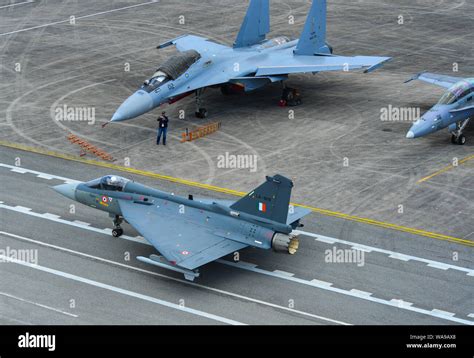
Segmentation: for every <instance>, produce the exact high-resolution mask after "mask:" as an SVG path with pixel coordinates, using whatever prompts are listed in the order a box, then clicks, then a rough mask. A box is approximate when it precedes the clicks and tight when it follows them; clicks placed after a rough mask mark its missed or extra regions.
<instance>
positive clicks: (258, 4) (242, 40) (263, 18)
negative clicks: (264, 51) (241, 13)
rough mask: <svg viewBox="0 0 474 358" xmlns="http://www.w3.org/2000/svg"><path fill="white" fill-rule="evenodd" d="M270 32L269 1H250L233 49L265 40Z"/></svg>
mask: <svg viewBox="0 0 474 358" xmlns="http://www.w3.org/2000/svg"><path fill="white" fill-rule="evenodd" d="M269 32H270V4H269V0H250V5H249V8H248V10H247V14H246V15H245V19H244V22H243V23H242V26H241V28H240V31H239V34H238V35H237V39H236V40H235V43H234V48H239V47H248V46H252V45H255V44H258V43H260V42H262V41H263V40H265V36H266V35H267V34H268V33H269Z"/></svg>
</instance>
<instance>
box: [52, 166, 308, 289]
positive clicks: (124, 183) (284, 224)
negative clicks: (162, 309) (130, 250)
mask: <svg viewBox="0 0 474 358" xmlns="http://www.w3.org/2000/svg"><path fill="white" fill-rule="evenodd" d="M292 187H293V182H292V181H291V180H289V179H287V178H285V177H283V176H281V175H275V176H274V177H266V181H265V183H263V184H262V185H260V186H259V187H258V188H256V189H255V190H252V191H251V192H250V193H249V194H247V195H246V196H245V197H243V198H241V199H240V200H238V201H236V202H229V201H222V200H209V199H199V200H197V199H196V200H195V199H194V198H193V197H192V196H191V195H190V196H189V197H188V198H184V197H179V196H176V195H173V194H170V193H166V192H164V191H160V190H156V189H153V188H150V187H147V186H145V185H142V184H139V183H136V182H133V181H131V180H128V179H125V178H122V177H119V176H116V175H107V176H104V177H102V178H99V179H95V180H92V181H90V182H86V183H79V184H75V183H74V184H72V183H68V184H62V185H58V186H55V187H53V189H54V190H55V191H57V192H58V193H60V194H62V195H64V196H65V197H67V198H69V199H71V200H75V201H77V202H79V203H82V204H84V205H87V206H90V207H93V208H96V209H99V210H102V211H105V212H108V213H109V215H110V216H111V217H112V218H113V222H114V228H113V230H112V235H113V236H114V237H119V236H121V235H122V234H123V229H122V228H121V224H122V222H123V220H125V221H126V222H128V223H129V224H130V225H131V226H133V227H134V228H135V229H136V230H137V231H138V232H139V233H140V234H141V235H142V236H143V237H144V238H145V239H146V240H147V241H148V242H149V243H150V244H152V245H153V246H154V247H155V248H156V249H157V250H158V251H159V253H160V254H161V256H159V255H151V256H150V257H149V258H148V257H141V256H140V257H137V259H138V260H140V261H142V262H146V263H148V264H152V265H155V266H158V267H161V268H166V269H169V270H173V271H177V272H180V273H182V274H184V277H185V278H186V279H187V280H191V281H192V280H194V279H195V278H196V277H198V276H199V272H198V270H197V268H199V267H200V266H202V265H205V264H207V263H209V262H212V261H214V260H217V259H218V258H220V257H223V256H225V255H228V254H230V253H233V252H236V251H239V250H242V249H244V248H246V247H249V246H252V247H258V248H261V249H270V248H273V249H274V250H275V251H277V252H286V253H289V254H294V253H295V252H296V251H297V249H298V246H299V242H298V238H297V235H295V234H294V233H293V230H294V229H296V228H297V227H299V226H302V224H300V219H301V218H303V217H304V216H306V215H307V214H308V213H309V212H310V210H309V209H304V208H299V207H293V206H290V196H291V189H292Z"/></svg>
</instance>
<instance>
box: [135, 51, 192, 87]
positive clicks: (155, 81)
mask: <svg viewBox="0 0 474 358" xmlns="http://www.w3.org/2000/svg"><path fill="white" fill-rule="evenodd" d="M200 58H201V55H200V54H199V52H197V51H195V50H188V51H183V52H180V53H178V54H177V55H175V56H173V57H171V58H170V59H169V60H168V61H166V62H165V63H164V64H163V65H161V67H160V68H158V70H156V72H155V74H154V75H153V77H152V78H150V79H149V80H146V81H145V83H144V84H143V86H142V89H144V90H145V91H147V92H151V91H154V90H155V89H157V88H158V87H160V86H161V85H163V84H164V83H166V82H168V81H170V80H171V81H174V80H176V79H177V78H178V77H180V76H181V75H183V74H184V73H185V72H186V71H187V70H188V69H189V67H191V66H192V65H193V64H194V63H195V62H197V61H198V60H199V59H200Z"/></svg>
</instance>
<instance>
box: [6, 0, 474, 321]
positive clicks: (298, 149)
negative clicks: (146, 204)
mask: <svg viewBox="0 0 474 358" xmlns="http://www.w3.org/2000/svg"><path fill="white" fill-rule="evenodd" d="M246 4H247V3H246V2H244V1H240V2H231V1H227V0H219V1H217V0H207V1H199V2H196V1H186V2H184V1H171V0H165V1H153V2H146V1H143V2H139V1H120V2H112V1H109V2H100V3H98V2H94V1H92V0H84V1H80V2H67V1H61V0H56V1H48V2H46V1H32V2H25V3H22V4H19V3H18V5H16V6H13V4H10V3H8V4H5V5H2V4H1V3H0V76H1V79H2V80H1V81H0V144H1V143H2V142H10V143H17V144H22V145H28V146H31V147H34V148H37V149H42V150H52V151H55V152H58V153H65V154H69V155H75V156H77V155H78V154H79V148H78V147H77V146H75V145H72V144H71V143H69V142H68V141H67V139H66V136H67V134H68V133H73V134H76V135H78V136H80V137H81V138H84V139H86V140H88V141H90V142H91V143H93V144H94V145H96V146H98V147H100V148H102V149H104V150H106V151H107V152H109V153H110V154H111V155H113V157H114V158H115V160H114V164H117V165H123V164H124V162H125V161H129V162H130V166H131V167H133V168H137V169H141V170H147V171H150V172H156V173H160V174H163V175H169V176H173V177H178V178H183V179H187V180H192V181H195V182H200V183H205V184H212V185H215V186H220V187H225V188H232V189H235V190H238V191H244V192H245V191H248V190H250V189H252V188H254V187H256V186H257V185H258V184H259V183H261V182H262V180H263V178H264V176H265V175H272V174H275V173H280V174H283V175H287V176H289V177H291V178H292V179H293V180H294V182H295V188H294V191H293V201H295V202H297V203H300V204H305V205H310V206H313V207H317V208H323V209H327V210H331V211H336V212H342V213H345V214H349V215H355V216H359V217H363V218H370V219H374V220H378V221H380V222H388V223H393V224H396V225H402V226H405V227H410V228H416V229H423V230H426V231H428V232H435V233H439V234H443V235H447V236H450V237H455V238H459V239H460V240H464V242H467V243H472V242H474V221H473V220H472V218H473V216H474V200H473V199H474V189H473V187H474V185H473V184H474V176H473V170H472V169H473V163H474V156H473V154H474V153H473V150H472V148H473V143H474V140H473V139H472V134H473V131H472V128H473V127H472V125H471V127H470V129H469V131H468V132H467V137H468V142H467V144H466V145H465V146H454V145H451V144H450V143H449V136H448V133H447V132H438V133H436V134H434V135H431V136H429V137H426V138H421V139H418V140H414V141H410V140H407V139H405V134H406V132H407V131H408V128H409V127H410V123H406V122H383V121H381V120H380V110H381V109H382V108H386V107H388V106H389V105H392V106H394V107H419V108H421V110H422V112H423V111H425V110H427V109H428V108H429V107H431V105H433V104H434V103H436V101H437V100H438V99H439V97H440V96H441V95H442V93H443V91H442V90H440V89H439V88H437V87H433V86H430V85H427V84H424V83H421V82H417V83H416V82H412V83H410V84H403V82H404V81H405V80H406V79H408V78H410V77H411V76H412V75H413V74H414V73H417V72H420V71H423V70H429V71H430V72H440V73H445V74H452V69H453V63H457V64H458V65H459V72H458V73H456V74H455V75H456V76H460V77H468V76H474V64H473V63H472V58H473V55H474V53H473V48H472V43H474V32H473V31H471V30H472V18H473V16H474V4H472V3H469V2H467V1H463V0H456V1H443V0H416V1H405V0H396V1H369V0H364V1H343V0H329V7H328V39H329V42H330V43H331V45H332V46H333V47H334V48H335V52H336V53H337V54H343V55H356V54H359V55H380V56H391V57H393V58H394V59H393V61H392V62H391V63H389V64H387V65H386V66H384V67H383V68H382V69H380V70H378V71H376V72H374V73H372V74H369V75H364V74H361V73H331V74H318V75H316V76H312V75H301V76H292V77H291V78H290V81H289V84H290V85H291V86H293V87H297V88H299V89H300V90H301V92H302V94H303V100H304V103H303V105H302V106H299V107H295V108H291V109H292V110H294V111H295V113H294V115H295V117H294V119H291V120H289V119H288V109H282V108H280V107H278V106H277V102H278V100H279V97H280V90H281V89H280V87H279V86H278V85H274V86H270V87H267V88H265V89H263V90H261V91H258V92H255V93H253V94H246V95H238V96H223V95H221V93H220V91H218V90H212V89H211V90H208V91H207V92H206V94H205V101H206V107H207V109H208V110H209V113H210V117H209V118H208V119H207V120H205V121H203V120H198V119H195V118H194V117H192V116H191V115H187V116H186V119H184V120H179V119H176V118H177V116H178V113H179V111H180V110H184V111H185V113H192V112H194V101H193V100H192V99H191V98H187V99H184V100H182V101H180V102H178V103H176V104H174V105H171V106H169V107H167V109H166V110H167V111H168V113H169V114H170V115H171V117H172V122H171V128H170V136H171V138H170V139H171V140H170V142H169V145H168V146H167V147H157V146H156V145H155V144H154V143H155V138H154V137H155V130H156V121H155V117H156V116H157V113H158V112H159V111H155V112H154V113H151V114H147V115H145V116H143V117H141V118H139V119H137V120H134V121H130V122H126V123H123V124H118V125H109V126H107V127H106V128H104V129H102V128H101V124H102V123H105V122H106V121H108V120H109V119H110V117H111V116H112V114H113V112H114V111H115V109H116V108H117V107H118V106H119V105H120V103H121V102H122V101H123V100H124V99H125V98H126V97H127V96H128V95H129V94H131V93H132V92H133V91H134V90H135V89H136V88H137V87H138V86H139V85H140V84H141V83H142V81H143V80H144V79H145V78H146V77H148V76H149V75H150V74H151V73H152V72H153V70H154V69H155V68H156V67H157V66H158V65H159V64H160V63H162V62H163V61H165V60H166V59H167V58H168V57H169V56H170V55H171V54H173V53H174V50H173V49H166V50H163V51H158V50H156V49H155V47H156V45H158V44H159V43H161V42H164V41H166V40H168V39H170V38H174V37H176V36H178V35H180V34H183V33H195V34H198V35H201V36H206V37H208V38H210V39H211V40H213V41H217V42H222V43H224V44H231V43H232V42H233V40H234V38H235V36H236V33H237V31H238V28H239V26H240V23H241V21H242V17H243V15H244V13H245V7H246ZM271 7H272V10H271V11H272V33H271V34H270V36H269V37H274V36H278V35H289V36H293V37H298V35H299V32H300V31H301V28H302V25H303V22H304V20H305V17H306V13H307V11H308V8H309V2H308V1H301V0H300V1H287V0H284V1H283V0H281V1H273V0H272V1H271ZM151 15H152V16H151ZM400 15H402V16H403V19H404V24H403V25H400V24H398V23H397V21H398V18H399V16H400ZM70 16H75V20H76V23H75V24H71V23H70ZM180 16H184V19H185V24H184V25H180V24H179V20H180ZM289 16H294V20H295V23H294V24H289V21H288V20H289ZM453 19H456V21H453ZM18 64H19V66H20V68H18ZM126 64H129V65H130V71H124V68H125V67H126ZM63 105H67V106H70V107H74V106H87V107H93V108H94V109H95V111H96V122H95V123H94V124H93V125H90V124H88V123H86V122H58V121H56V120H55V119H54V110H55V108H57V107H58V106H59V107H60V106H63ZM212 121H220V122H221V123H222V128H221V130H220V131H218V132H217V133H214V134H212V135H210V136H208V137H206V138H205V139H201V140H198V141H195V142H192V143H185V144H182V143H179V139H180V135H181V133H182V132H183V130H184V129H185V128H194V127H196V126H199V125H202V124H203V123H207V122H212ZM0 148H1V150H0V183H1V189H0V201H2V202H3V203H2V204H1V206H0V243H1V247H0V248H4V247H7V246H8V247H11V248H32V249H38V252H39V260H40V261H39V265H40V266H41V267H42V268H41V269H40V268H39V267H37V268H35V267H26V266H24V265H21V264H18V263H16V264H15V263H11V264H3V263H2V264H0V270H1V276H2V280H5V281H4V284H2V285H1V286H2V289H1V292H0V302H1V304H0V322H1V323H3V324H7V323H9V324H17V323H18V324H23V323H28V324H31V323H32V324H41V323H46V324H53V323H65V324H86V323H88V324H89V323H90V324H95V323H101V324H105V323H111V324H220V323H223V324H227V323H246V324H472V323H473V322H474V290H473V287H474V286H473V284H472V279H473V274H472V269H473V267H474V265H473V258H474V255H473V254H472V245H462V244H459V243H455V242H448V241H446V240H443V239H436V238H433V237H429V235H428V237H426V236H425V237H423V236H419V235H415V234H410V233H406V232H400V231H396V230H388V229H386V228H382V227H376V226H371V225H367V224H363V223H360V222H354V221H350V220H344V219H341V218H337V217H332V216H325V215H322V214H318V213H313V214H312V215H311V216H309V217H308V218H307V219H306V220H305V224H306V225H305V227H304V232H305V233H306V236H304V237H303V238H304V239H302V240H301V241H302V243H301V249H300V251H299V252H298V253H297V255H296V256H291V257H290V256H284V255H277V254H274V253H272V252H265V251H258V250H244V251H243V252H242V253H241V257H242V261H245V262H251V263H253V264H255V265H257V266H256V267H254V266H252V265H250V266H249V265H247V266H245V265H242V264H241V263H240V264H239V265H237V266H236V265H234V264H233V263H232V262H231V261H229V260H232V258H231V257H230V258H227V259H226V260H227V261H225V262H219V263H213V264H210V265H207V266H206V267H204V268H203V270H202V277H201V278H200V279H199V281H198V282H197V284H196V285H193V284H190V283H187V282H184V281H183V280H181V278H180V277H179V275H174V274H173V273H169V272H164V271H161V270H157V269H154V268H150V267H147V266H146V265H144V264H142V263H140V262H138V261H137V260H136V259H135V256H137V255H143V254H150V253H152V252H153V248H151V247H149V246H147V245H144V244H143V240H141V239H136V238H135V237H136V236H137V235H138V234H137V233H136V232H134V231H133V230H132V229H131V228H130V227H129V226H126V235H127V238H129V240H127V239H124V240H122V239H113V238H112V237H111V236H110V235H109V234H108V231H107V230H105V231H104V230H103V229H104V228H110V226H111V223H110V221H109V220H108V218H107V217H106V215H101V214H100V213H99V214H98V213H97V212H95V211H94V210H92V209H89V208H84V207H80V206H77V207H76V213H75V214H70V213H69V205H70V204H71V203H70V202H68V201H67V200H65V199H64V198H62V197H59V196H58V195H57V194H56V193H54V192H52V191H51V190H49V189H48V186H50V185H54V184H59V183H61V182H62V180H61V179H57V178H51V179H47V178H49V177H51V175H52V176H59V177H63V178H70V179H74V180H90V179H92V178H95V177H100V176H102V175H104V174H106V172H107V173H108V172H114V170H106V169H104V168H99V167H96V166H90V165H86V164H81V163H77V162H71V161H65V160H62V159H57V158H52V157H47V156H42V155H38V154H32V153H28V152H24V151H18V150H15V149H9V148H6V147H0ZM227 152H228V153H230V154H236V155H256V156H257V159H258V167H257V170H256V172H251V171H249V170H248V169H230V168H219V167H218V165H217V162H218V157H219V156H220V155H225V153H227ZM471 157H472V160H471V159H470V158H471ZM16 158H19V159H20V160H21V165H20V166H21V167H22V168H26V169H28V170H32V171H36V172H40V173H44V175H41V174H40V177H38V174H37V173H36V174H35V173H33V172H29V171H28V170H26V172H24V173H20V172H22V170H18V168H17V170H16V172H15V171H12V167H13V169H14V168H15V167H16V164H17V162H16ZM88 158H93V157H91V156H89V157H88ZM454 158H458V159H459V160H461V159H463V158H467V159H466V160H465V161H464V162H463V163H462V164H461V165H459V166H458V167H455V168H451V169H449V170H446V171H441V172H440V170H443V169H444V168H446V167H447V166H449V165H450V164H451V163H452V161H453V159H454ZM345 160H347V161H348V163H349V165H348V166H344V161H345ZM2 165H3V166H2ZM436 173H439V174H436ZM432 174H436V175H434V176H432V177H430V179H427V180H425V181H423V182H420V180H422V179H423V178H427V177H428V176H431V175H432ZM120 175H122V176H127V177H133V178H134V179H135V180H137V181H139V182H143V183H145V184H148V185H151V186H155V187H159V188H160V189H163V190H168V191H173V192H176V193H180V194H184V195H186V194H188V193H192V194H194V195H196V196H199V195H201V196H214V197H224V198H229V196H226V195H225V194H222V193H214V192H210V191H206V190H203V189H199V188H193V187H191V188H190V187H185V186H183V185H180V184H177V183H172V182H168V181H157V180H153V179H151V178H148V177H143V176H135V175H130V174H124V173H120ZM400 205H402V206H403V213H399V212H398V210H399V207H400ZM22 207H23V208H22ZM24 208H30V209H31V211H28V210H26V209H24ZM45 213H49V214H52V215H44V214H45ZM55 215H56V216H55ZM57 216H59V217H60V218H58V217H57ZM71 223H72V224H71ZM84 223H87V225H86V224H84ZM31 240H34V241H31ZM48 245H54V246H48ZM361 245H363V246H361ZM333 247H338V248H351V247H356V248H362V249H365V250H367V251H370V252H367V253H366V256H365V261H366V262H365V264H364V265H363V266H362V267H358V266H357V265H356V264H351V263H345V264H341V263H339V264H336V263H326V262H325V260H324V258H325V250H327V249H332V248H333ZM68 250H69V251H68ZM127 253H130V255H129V256H130V260H129V261H127V260H125V259H124V257H125V256H127V255H128V254H127ZM48 270H49V271H48ZM51 270H55V271H54V272H53V271H51ZM143 270H145V271H143ZM275 270H277V271H276V272H275ZM285 272H286V273H291V274H292V275H288V274H285ZM71 275H74V276H71ZM85 280H89V281H87V282H85ZM313 280H316V281H313ZM2 283H3V282H2ZM104 285H108V286H107V287H105V286H104ZM71 299H73V300H75V301H74V302H75V304H76V306H75V308H71V307H70V300H71ZM160 300H161V301H160ZM183 300H184V301H183ZM397 300H401V301H397ZM180 304H181V305H180ZM45 306H47V307H45ZM183 306H184V307H183ZM188 308H190V309H191V308H192V309H193V310H196V311H192V310H188ZM433 310H434V311H433ZM443 312H444V313H443ZM76 316H77V317H76Z"/></svg>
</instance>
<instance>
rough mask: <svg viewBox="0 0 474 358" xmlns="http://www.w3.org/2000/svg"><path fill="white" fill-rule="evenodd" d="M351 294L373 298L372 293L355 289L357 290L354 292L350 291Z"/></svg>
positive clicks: (353, 290)
mask: <svg viewBox="0 0 474 358" xmlns="http://www.w3.org/2000/svg"><path fill="white" fill-rule="evenodd" d="M350 292H352V293H355V294H358V295H361V296H372V293H371V292H367V291H361V290H357V289H355V288H353V289H352V290H350Z"/></svg>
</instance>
